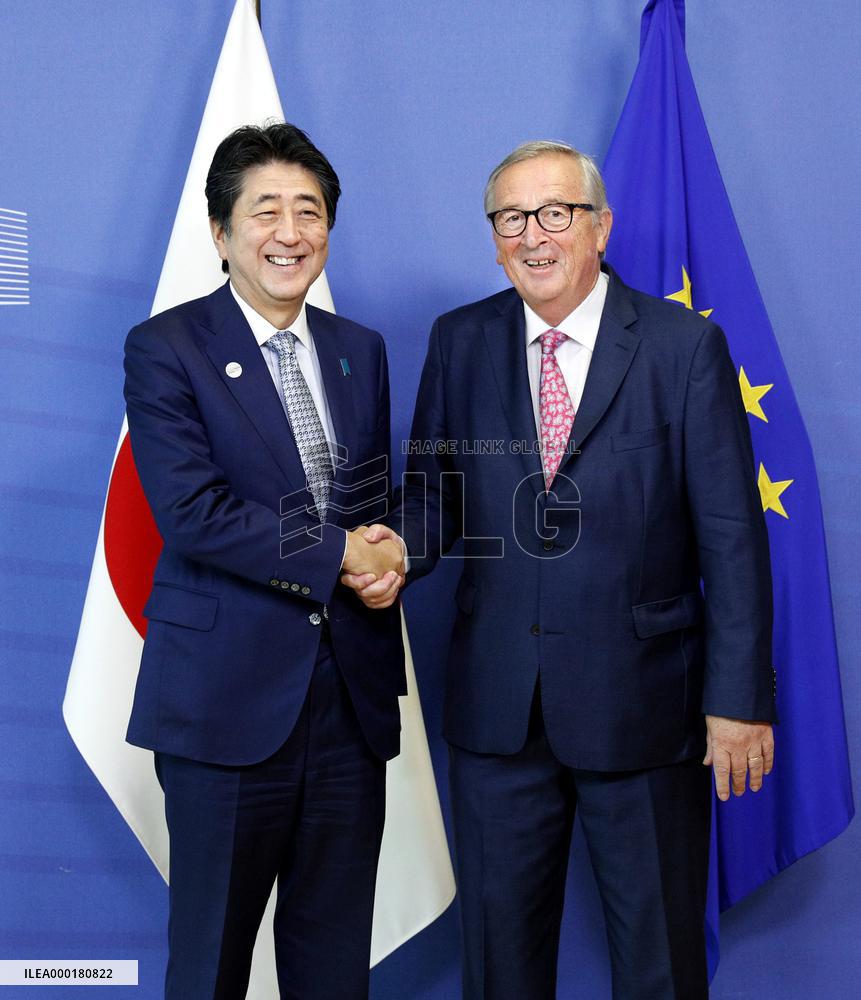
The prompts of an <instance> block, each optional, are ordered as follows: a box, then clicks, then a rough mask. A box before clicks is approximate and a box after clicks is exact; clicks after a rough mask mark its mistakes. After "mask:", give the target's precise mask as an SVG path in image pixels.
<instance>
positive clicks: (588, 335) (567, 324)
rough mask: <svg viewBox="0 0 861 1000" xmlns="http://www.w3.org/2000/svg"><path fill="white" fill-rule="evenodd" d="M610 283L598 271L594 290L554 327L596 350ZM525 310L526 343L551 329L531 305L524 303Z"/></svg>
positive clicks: (586, 346) (532, 341) (602, 273)
mask: <svg viewBox="0 0 861 1000" xmlns="http://www.w3.org/2000/svg"><path fill="white" fill-rule="evenodd" d="M609 284H610V279H609V277H608V276H607V275H606V274H605V273H604V272H603V271H600V272H599V273H598V280H597V281H596V282H595V284H594V286H593V287H592V291H591V292H589V294H588V295H587V296H586V298H585V299H583V301H582V302H581V303H580V305H579V306H577V308H576V309H575V310H574V312H571V313H569V314H568V315H567V316H566V317H565V319H563V320H562V322H561V323H557V324H556V326H554V327H552V329H554V330H558V331H559V332H560V333H564V334H565V336H566V337H570V339H571V340H574V341H576V342H577V343H578V344H582V345H583V347H585V348H587V349H588V350H590V351H594V350H595V341H596V340H597V339H598V327H599V326H600V324H601V313H602V312H603V311H604V302H605V301H606V299H607V287H608V285H609ZM523 312H524V314H525V316H526V345H527V347H528V346H529V345H530V344H532V343H534V342H535V341H536V340H537V339H538V338H539V337H540V336H541V334H542V333H546V332H547V330H549V329H551V327H548V325H547V323H546V322H545V321H544V320H543V319H542V318H541V317H540V316H539V315H538V313H536V312H534V311H533V310H532V309H530V308H529V306H528V305H527V304H526V303H525V302H524V303H523Z"/></svg>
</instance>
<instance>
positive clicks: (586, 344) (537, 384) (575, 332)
mask: <svg viewBox="0 0 861 1000" xmlns="http://www.w3.org/2000/svg"><path fill="white" fill-rule="evenodd" d="M609 283H610V279H609V278H608V277H607V275H606V274H605V273H604V272H603V271H601V272H600V274H599V275H598V280H597V281H596V282H595V285H594V287H593V289H592V291H591V292H589V294H588V295H587V296H586V298H585V299H583V301H582V302H581V303H580V305H579V306H577V308H576V309H575V310H574V312H572V313H569V314H568V315H567V316H566V317H565V319H563V320H562V322H561V323H557V324H556V326H553V327H551V326H548V325H547V323H546V322H545V321H544V320H543V319H542V318H541V317H540V316H539V315H538V314H537V313H535V312H533V311H532V310H531V309H530V308H529V306H528V305H527V304H526V303H525V302H524V303H523V311H524V313H525V315H526V368H527V371H528V372H529V390H530V392H531V394H532V409H533V412H534V413H535V429H536V431H537V433H538V437H539V438H540V437H541V416H540V410H539V393H540V390H541V342H540V340H539V339H538V338H539V337H540V336H541V334H542V333H546V332H547V331H548V330H558V331H559V332H560V333H564V334H565V335H566V337H567V339H566V340H563V341H562V343H561V344H560V345H559V347H557V348H556V360H557V361H558V362H559V368H560V370H561V371H562V377H563V378H564V379H565V385H566V386H567V387H568V395H569V396H570V398H571V403H572V404H573V406H574V412H575V414H576V412H577V410H578V409H579V407H580V400H581V399H582V398H583V388H584V387H585V385H586V376H587V375H588V374H589V365H590V364H591V362H592V354H593V353H594V351H595V341H596V339H597V337H598V327H599V325H600V323H601V313H602V312H603V311H604V302H605V301H606V299H607V286H608V285H609ZM575 426H576V419H575Z"/></svg>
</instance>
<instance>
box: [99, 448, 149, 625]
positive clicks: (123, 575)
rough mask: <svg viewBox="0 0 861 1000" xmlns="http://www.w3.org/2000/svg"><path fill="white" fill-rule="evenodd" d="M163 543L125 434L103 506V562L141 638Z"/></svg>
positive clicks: (120, 600) (121, 603) (119, 598)
mask: <svg viewBox="0 0 861 1000" xmlns="http://www.w3.org/2000/svg"><path fill="white" fill-rule="evenodd" d="M162 544H163V543H162V539H161V535H160V534H159V533H158V528H156V526H155V520H154V518H153V516H152V512H151V511H150V509H149V504H148V503H147V499H146V497H145V496H144V491H143V487H142V486H141V481H140V477H139V476H138V470H137V468H136V467H135V461H134V458H133V457H132V447H131V442H130V441H129V436H128V434H126V436H125V438H123V443H122V444H121V445H120V450H119V452H118V453H117V460H116V462H114V470H113V472H112V473H111V484H110V486H109V487H108V500H107V503H106V505H105V562H106V563H107V567H108V575H109V576H110V578H111V583H112V584H113V588H114V592H115V593H116V595H117V599H118V600H119V602H120V605H121V606H122V609H123V611H125V613H126V616H127V618H128V620H129V621H130V622H131V623H132V625H134V627H135V629H136V630H137V632H138V633H139V634H140V636H141V638H143V637H144V636H145V635H146V627H147V621H146V618H144V615H143V609H144V604H146V601H147V598H148V597H149V593H150V590H152V578H153V574H154V573H155V566H156V563H157V562H158V557H159V554H160V553H161V550H162Z"/></svg>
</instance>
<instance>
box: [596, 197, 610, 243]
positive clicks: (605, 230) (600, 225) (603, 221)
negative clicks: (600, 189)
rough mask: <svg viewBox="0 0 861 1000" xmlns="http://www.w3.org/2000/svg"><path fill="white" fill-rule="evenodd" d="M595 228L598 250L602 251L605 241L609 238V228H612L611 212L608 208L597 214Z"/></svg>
mask: <svg viewBox="0 0 861 1000" xmlns="http://www.w3.org/2000/svg"><path fill="white" fill-rule="evenodd" d="M595 228H596V229H597V230H598V234H597V243H598V252H599V253H603V252H604V251H605V250H606V249H607V242H608V240H609V239H610V230H611V229H612V228H613V213H612V212H611V211H610V209H609V208H607V209H605V210H604V211H603V212H602V213H601V214H600V215H599V216H598V222H597V223H596V225H595Z"/></svg>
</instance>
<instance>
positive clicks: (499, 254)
mask: <svg viewBox="0 0 861 1000" xmlns="http://www.w3.org/2000/svg"><path fill="white" fill-rule="evenodd" d="M493 245H494V246H495V247H496V263H497V264H502V243H501V241H500V239H499V237H498V236H497V235H496V233H495V232H494V234H493Z"/></svg>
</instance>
